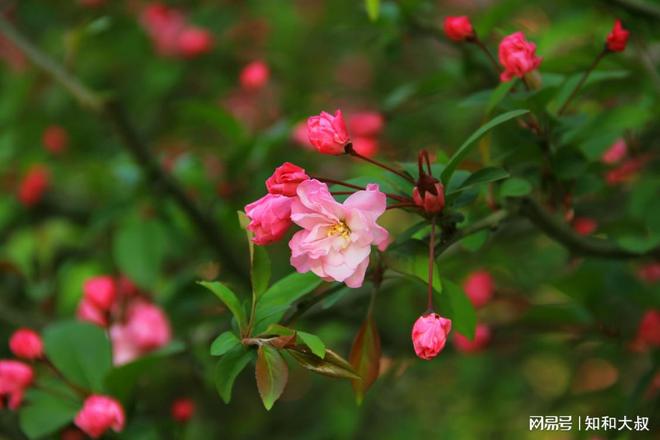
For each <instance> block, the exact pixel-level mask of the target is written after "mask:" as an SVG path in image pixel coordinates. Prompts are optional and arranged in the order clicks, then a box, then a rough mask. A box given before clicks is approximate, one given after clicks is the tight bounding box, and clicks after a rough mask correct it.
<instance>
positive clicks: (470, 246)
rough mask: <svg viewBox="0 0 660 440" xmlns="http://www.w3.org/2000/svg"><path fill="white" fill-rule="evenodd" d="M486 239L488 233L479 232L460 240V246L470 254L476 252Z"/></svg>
mask: <svg viewBox="0 0 660 440" xmlns="http://www.w3.org/2000/svg"><path fill="white" fill-rule="evenodd" d="M487 239H488V231H479V232H477V233H476V234H471V235H469V236H467V237H465V238H464V239H462V240H461V245H462V246H463V247H464V248H465V249H467V250H468V251H470V252H475V251H478V250H479V249H480V248H481V246H483V245H484V243H485V242H486V240H487Z"/></svg>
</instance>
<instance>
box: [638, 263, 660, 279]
mask: <svg viewBox="0 0 660 440" xmlns="http://www.w3.org/2000/svg"><path fill="white" fill-rule="evenodd" d="M637 276H638V277H639V278H640V279H641V280H643V281H646V282H647V283H655V282H656V281H659V280H660V262H656V263H648V264H646V265H644V266H642V267H640V268H639V269H638V271H637Z"/></svg>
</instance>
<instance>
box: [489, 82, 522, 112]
mask: <svg viewBox="0 0 660 440" xmlns="http://www.w3.org/2000/svg"><path fill="white" fill-rule="evenodd" d="M515 83H516V82H515V81H507V82H503V83H500V84H499V85H498V86H497V87H495V90H493V93H491V95H490V98H489V99H488V106H487V107H486V114H488V113H490V112H492V111H493V110H494V109H495V107H497V104H499V103H500V102H502V99H504V97H505V96H506V95H507V94H508V93H509V91H510V90H511V88H512V87H513V85H514V84H515Z"/></svg>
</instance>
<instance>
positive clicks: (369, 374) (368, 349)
mask: <svg viewBox="0 0 660 440" xmlns="http://www.w3.org/2000/svg"><path fill="white" fill-rule="evenodd" d="M380 355H381V352H380V336H379V334H378V327H376V322H375V321H374V319H373V318H372V317H371V315H369V316H368V317H367V319H366V320H365V321H364V322H363V323H362V326H361V327H360V330H359V331H358V333H357V335H355V340H354V341H353V347H352V348H351V354H350V356H349V358H348V360H349V361H350V363H351V365H352V366H353V368H354V369H355V371H356V372H357V373H358V375H359V376H360V377H361V378H362V380H354V381H353V391H355V399H356V400H357V402H358V404H360V403H362V399H363V398H364V393H366V392H367V390H368V389H369V387H371V385H372V384H373V383H374V382H375V381H376V379H377V378H378V373H379V371H380Z"/></svg>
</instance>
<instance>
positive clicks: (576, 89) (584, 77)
mask: <svg viewBox="0 0 660 440" xmlns="http://www.w3.org/2000/svg"><path fill="white" fill-rule="evenodd" d="M606 54H607V49H603V51H601V52H600V53H599V54H598V55H596V58H595V59H594V61H593V62H592V63H591V66H589V68H588V69H587V71H586V72H584V75H582V78H581V79H580V82H578V83H577V84H576V85H575V88H574V89H573V91H572V92H571V96H569V97H568V99H567V100H566V102H565V103H564V105H562V106H561V108H560V109H559V111H558V112H557V115H561V114H563V113H564V112H565V111H566V109H567V108H568V105H569V104H570V103H571V101H573V98H575V95H577V92H578V91H579V90H580V88H581V87H582V86H583V85H584V83H585V81H586V80H587V78H589V75H591V72H593V71H594V69H595V68H596V66H597V65H598V63H599V62H600V60H602V59H603V57H604V56H605V55H606Z"/></svg>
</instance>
